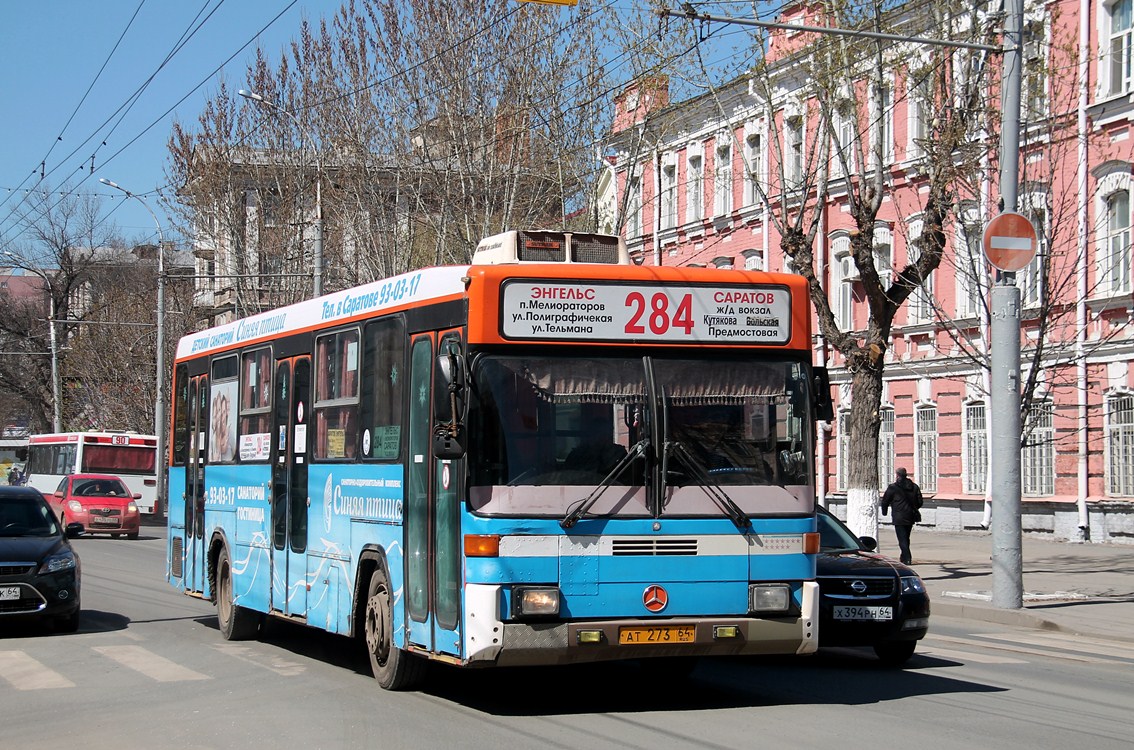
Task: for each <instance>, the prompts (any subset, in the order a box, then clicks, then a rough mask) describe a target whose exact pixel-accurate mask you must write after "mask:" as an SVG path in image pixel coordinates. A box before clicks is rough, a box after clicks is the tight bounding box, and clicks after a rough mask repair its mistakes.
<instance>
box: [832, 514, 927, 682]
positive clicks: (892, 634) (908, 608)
mask: <svg viewBox="0 0 1134 750" xmlns="http://www.w3.org/2000/svg"><path fill="white" fill-rule="evenodd" d="M818 524H819V537H820V542H819V544H820V550H819V556H818V558H817V559H816V578H817V580H818V582H819V646H820V647H824V646H872V647H873V648H874V652H875V653H876V654H877V655H878V658H879V659H881V660H882V661H883V662H885V663H887V664H892V665H895V666H897V665H901V664H904V663H905V662H906V660H907V659H909V658H910V657H911V656H913V652H914V647H915V646H916V644H917V642H918V641H919V640H921V639H922V638H924V637H925V633H926V630H927V629H928V628H929V595H928V594H927V593H926V592H925V584H923V583H922V581H921V578H919V577H918V575H917V573H915V572H914V571H913V569H911V568H909V567H908V566H906V565H903V564H902V563H900V562H898V561H897V560H891V559H890V558H887V557H883V556H882V555H879V554H875V553H874V552H873V550H874V549H875V548H877V546H878V543H877V541H875V540H874V539H873V538H871V537H862V538H855V535H854V534H853V533H852V532H851V530H850V529H848V528H847V527H846V526H845V525H844V524H843V522H842V521H840V520H839V519H837V518H835V517H834V516H832V515H831V514H830V513H828V512H827V511H826V510H823V509H822V508H820V509H819V518H818Z"/></svg>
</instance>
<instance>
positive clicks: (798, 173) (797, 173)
mask: <svg viewBox="0 0 1134 750" xmlns="http://www.w3.org/2000/svg"><path fill="white" fill-rule="evenodd" d="M804 127H805V125H804V122H803V116H802V115H799V114H790V115H786V116H785V118H784V159H785V161H786V162H787V163H786V164H785V165H784V179H785V181H786V182H787V184H788V186H789V187H799V186H800V185H802V184H803V170H804V164H803V160H804V156H803V154H804V144H805V143H806V138H807V134H806V132H805V131H804Z"/></svg>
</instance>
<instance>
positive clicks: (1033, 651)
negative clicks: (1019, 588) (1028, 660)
mask: <svg viewBox="0 0 1134 750" xmlns="http://www.w3.org/2000/svg"><path fill="white" fill-rule="evenodd" d="M933 639H934V640H938V641H948V642H949V643H963V644H964V645H966V646H970V647H976V648H994V649H996V650H998V651H1011V652H1013V653H1017V654H1029V655H1031V656H1045V657H1048V658H1051V659H1064V660H1066V661H1079V662H1084V663H1086V664H1114V663H1115V661H1114V660H1113V659H1095V658H1094V657H1091V656H1078V655H1076V654H1063V653H1060V652H1058V651H1049V650H1047V649H1038V648H1024V647H1023V646H1013V645H1011V644H1009V643H997V642H996V641H986V640H973V639H972V638H955V637H953V636H949V635H935V636H933ZM1016 640H1018V639H1016Z"/></svg>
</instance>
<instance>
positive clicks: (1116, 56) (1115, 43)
mask: <svg viewBox="0 0 1134 750" xmlns="http://www.w3.org/2000/svg"><path fill="white" fill-rule="evenodd" d="M1106 11H1107V15H1108V17H1109V20H1110V44H1109V47H1108V50H1107V56H1108V57H1109V58H1110V64H1109V66H1108V70H1109V71H1110V94H1112V95H1116V94H1124V93H1126V92H1127V91H1129V90H1130V75H1131V32H1132V31H1134V28H1132V27H1131V0H1116V1H1115V2H1113V3H1111V4H1110V5H1108V6H1106Z"/></svg>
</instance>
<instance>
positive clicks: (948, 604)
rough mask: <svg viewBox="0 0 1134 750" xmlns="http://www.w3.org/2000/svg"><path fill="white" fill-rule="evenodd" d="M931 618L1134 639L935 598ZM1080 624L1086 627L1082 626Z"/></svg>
mask: <svg viewBox="0 0 1134 750" xmlns="http://www.w3.org/2000/svg"><path fill="white" fill-rule="evenodd" d="M933 615H938V616H940V617H952V618H957V619H963V620H976V621H978V622H991V623H996V624H997V625H1011V626H1015V627H1022V628H1031V629H1033V630H1047V631H1050V632H1057V633H1067V634H1070V635H1081V636H1085V637H1088V638H1098V639H1100V640H1106V641H1114V642H1117V643H1134V637H1131V636H1124V635H1116V634H1115V633H1113V632H1105V630H1101V629H1100V630H1094V629H1092V628H1091V627H1090V626H1089V624H1087V623H1079V624H1078V625H1076V626H1070V625H1067V624H1063V623H1059V622H1055V621H1054V620H1049V619H1047V618H1046V617H1043V616H1042V615H1038V614H1036V613H1035V612H1031V611H1029V610H1027V609H998V608H996V607H991V606H988V605H982V604H973V603H971V602H957V601H949V600H942V599H940V598H934V599H931V600H930V623H932V622H933V620H932V618H933ZM1083 625H1087V626H1086V627H1083ZM931 627H932V625H931Z"/></svg>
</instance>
